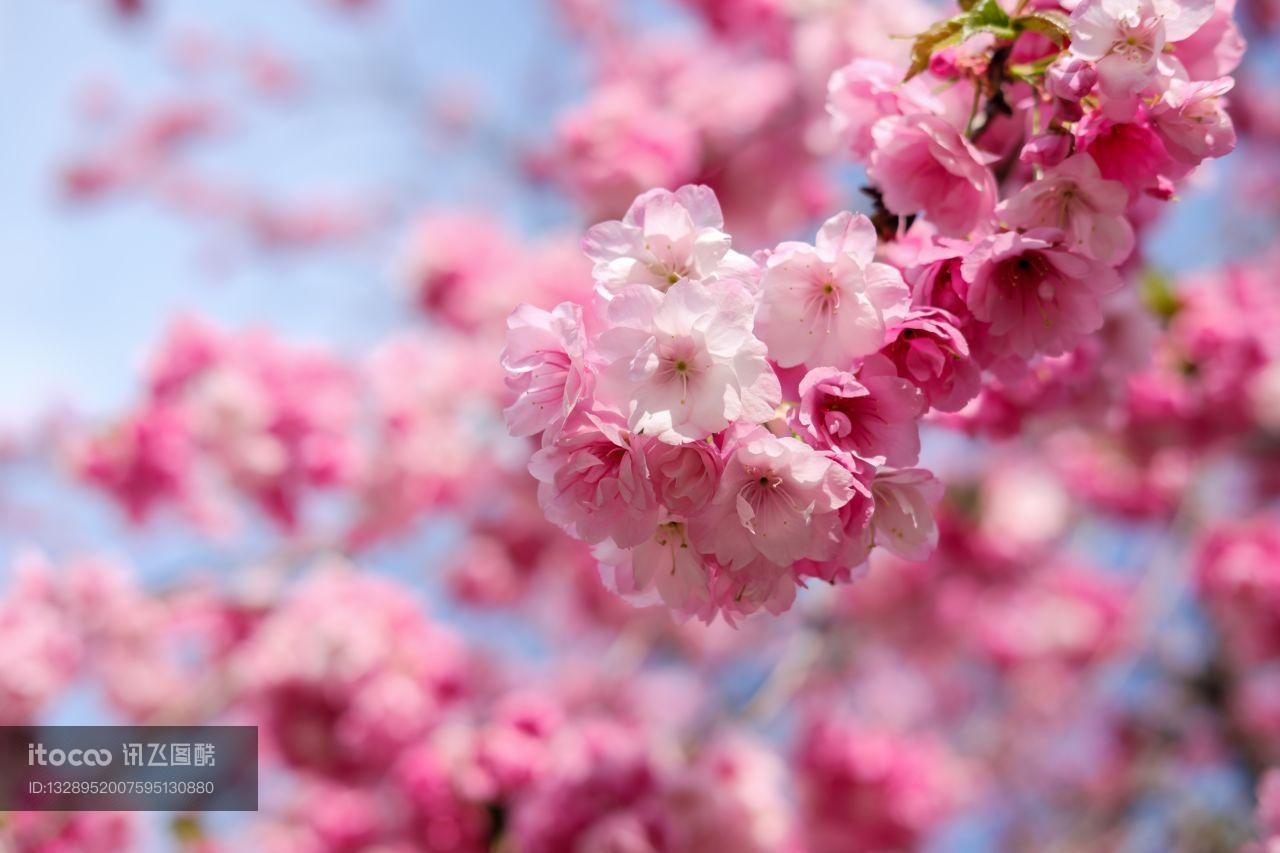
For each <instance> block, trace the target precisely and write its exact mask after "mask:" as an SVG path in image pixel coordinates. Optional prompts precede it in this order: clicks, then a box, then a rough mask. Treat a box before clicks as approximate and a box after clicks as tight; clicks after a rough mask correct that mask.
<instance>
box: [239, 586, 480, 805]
mask: <svg viewBox="0 0 1280 853" xmlns="http://www.w3.org/2000/svg"><path fill="white" fill-rule="evenodd" d="M356 614H359V616H358V617H357V616H356ZM234 663H235V668H234V670H233V671H234V672H235V673H236V675H237V678H238V682H237V686H238V687H240V689H242V690H244V691H245V697H246V698H247V699H248V700H250V701H251V702H252V703H253V704H254V705H255V706H256V707H257V708H258V709H260V713H261V714H262V720H263V722H264V727H265V732H264V733H265V734H267V735H268V736H269V737H270V743H272V744H273V745H274V746H275V747H276V748H277V749H278V750H279V752H280V754H281V755H282V756H283V757H284V759H285V760H286V761H287V762H288V763H289V764H290V765H291V766H293V767H297V768H303V769H306V770H310V771H312V772H316V773H320V774H323V775H325V776H327V777H331V778H338V779H365V780H367V779H369V778H370V777H371V776H380V775H381V774H383V773H385V772H386V770H387V767H388V766H389V765H390V763H391V762H392V760H393V759H394V758H395V756H396V755H398V754H399V752H400V751H401V750H403V749H405V748H406V747H407V746H408V745H409V744H411V743H413V742H414V741H415V740H417V739H419V738H420V737H422V736H423V734H425V733H426V732H427V731H429V730H430V729H431V728H432V727H433V726H434V725H435V724H436V723H437V722H439V720H440V719H441V716H442V714H443V713H444V712H445V711H446V710H447V709H448V708H450V707H451V706H452V705H453V704H455V703H457V702H458V701H459V699H460V698H461V696H462V694H463V693H464V692H465V689H466V685H467V677H468V675H467V674H468V672H469V671H470V670H469V667H468V661H467V655H466V653H465V650H464V647H463V645H462V643H461V640H460V639H459V638H458V637H456V636H455V635H453V634H452V633H450V632H448V631H446V630H444V629H443V628H441V627H440V626H438V625H435V624H433V623H431V622H429V621H428V620H427V619H426V618H425V617H424V616H423V614H422V612H421V610H420V609H419V607H418V605H417V604H416V603H415V602H414V601H413V600H412V598H411V597H407V596H406V595H405V594H404V591H403V589H402V588H401V587H400V586H399V585H397V584H394V583H391V582H389V581H387V580H385V579H382V578H377V577H374V576H372V575H368V574H362V573H359V572H355V571H350V570H348V569H347V567H345V566H322V567H319V569H318V570H316V571H313V572H312V573H311V574H309V575H307V577H306V580H305V581H303V582H302V583H300V584H299V585H298V586H297V587H295V588H294V589H293V590H291V594H290V595H289V596H288V598H287V599H285V600H284V601H283V602H282V603H281V604H280V605H279V606H278V607H277V608H275V609H274V610H273V611H272V612H271V613H270V615H269V616H268V617H267V618H266V619H265V620H264V621H263V623H262V625H261V626H260V627H259V628H258V629H257V630H256V631H255V632H254V634H253V637H252V639H251V641H250V642H249V643H248V644H247V645H246V646H245V647H243V648H242V649H241V650H240V651H239V654H238V657H237V658H236V660H235V662H234Z"/></svg>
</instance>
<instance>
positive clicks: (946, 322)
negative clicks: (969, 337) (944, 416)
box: [882, 308, 982, 412]
mask: <svg viewBox="0 0 1280 853" xmlns="http://www.w3.org/2000/svg"><path fill="white" fill-rule="evenodd" d="M956 322H957V321H956V318H955V317H953V316H952V315H951V314H949V313H947V312H946V311H944V310H942V309H941V308H919V309H916V310H914V311H912V312H911V313H910V314H908V315H907V316H906V317H904V318H903V319H902V321H901V322H900V323H898V325H897V326H896V327H895V328H893V329H892V330H890V332H889V342H888V343H887V344H886V345H885V348H884V349H883V350H882V352H883V353H884V354H885V355H886V356H887V357H888V358H889V359H890V360H892V361H893V364H894V366H895V367H896V368H897V370H898V375H899V376H901V377H903V378H904V379H909V380H911V382H912V383H913V384H914V385H915V386H916V387H917V388H919V389H920V390H921V391H922V392H923V393H924V397H925V400H926V401H927V403H928V405H929V406H930V407H932V408H934V409H937V410H938V411H940V412H958V411H959V410H960V409H962V408H963V407H964V405H965V404H966V403H968V402H969V401H970V400H972V399H973V398H974V397H975V396H977V393H978V389H979V387H980V386H981V384H982V371H981V369H980V368H979V367H978V363H977V362H976V361H975V360H974V359H973V358H972V357H971V356H970V353H969V344H968V342H967V341H966V340H965V338H964V335H962V334H961V333H960V330H959V329H957V328H956Z"/></svg>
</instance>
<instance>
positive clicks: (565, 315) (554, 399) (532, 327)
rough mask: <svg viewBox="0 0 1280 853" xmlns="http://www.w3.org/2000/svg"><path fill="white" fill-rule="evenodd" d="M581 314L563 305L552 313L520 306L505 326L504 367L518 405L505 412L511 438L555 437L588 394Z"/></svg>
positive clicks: (575, 307)
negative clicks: (537, 435)
mask: <svg viewBox="0 0 1280 853" xmlns="http://www.w3.org/2000/svg"><path fill="white" fill-rule="evenodd" d="M586 352H587V341H586V334H585V332H584V331H583V327H582V308H581V307H579V306H578V305H576V304H574V303H572V302H562V303H560V304H559V305H557V306H556V308H555V309H554V310H552V311H549V312H548V311H543V310H542V309H540V308H534V307H533V306H532V305H521V306H519V307H518V308H516V310H515V311H513V312H511V317H510V318H508V320H507V345H506V347H504V348H503V350H502V366H503V368H504V369H505V370H506V371H507V387H508V388H510V389H511V390H512V391H514V392H515V394H516V400H515V402H514V403H512V404H511V405H510V406H508V407H507V408H506V410H505V412H504V414H505V415H506V417H507V429H508V430H509V431H510V432H511V434H512V435H517V436H522V435H534V434H536V433H539V432H543V431H544V430H545V431H547V432H548V433H550V434H551V435H552V436H554V435H555V434H556V433H558V432H559V431H560V427H561V426H563V424H564V422H565V420H566V419H567V418H568V417H569V416H570V415H571V414H573V412H574V410H575V409H577V407H578V406H579V405H580V404H581V403H582V402H583V400H584V399H586V397H587V396H589V395H590V393H591V386H592V382H593V377H592V374H591V372H590V370H589V368H588V367H587V365H586Z"/></svg>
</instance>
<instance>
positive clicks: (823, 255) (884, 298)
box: [756, 212, 909, 367]
mask: <svg viewBox="0 0 1280 853" xmlns="http://www.w3.org/2000/svg"><path fill="white" fill-rule="evenodd" d="M875 250H876V232H875V227H874V226H872V224H871V221H870V220H869V219H867V217H865V216H863V215H862V214H852V213H847V212H846V213H841V214H838V215H836V216H834V217H832V218H831V219H828V220H827V221H826V222H825V223H824V224H823V226H822V228H821V229H819V231H818V236H817V240H816V245H814V246H809V245H807V244H804V243H783V244H782V245H781V246H779V247H778V249H777V250H776V251H775V252H774V253H773V254H772V255H771V256H770V257H769V259H768V261H767V262H766V265H765V272H764V276H763V277H762V279H761V289H762V291H763V293H762V296H761V301H760V311H759V316H758V317H757V318H756V326H757V329H758V330H759V334H760V337H761V339H762V340H764V342H765V343H766V344H768V345H769V356H770V358H772V359H773V360H774V361H776V362H777V363H778V364H779V365H780V366H782V367H794V366H795V365H797V364H802V363H803V364H811V365H820V364H834V365H848V364H850V363H851V362H852V361H853V360H854V359H856V358H861V357H863V356H866V355H870V354H871V353H873V352H875V351H876V350H877V349H879V348H880V345H881V344H882V343H883V342H884V329H885V315H886V314H887V313H889V312H892V311H894V310H897V309H902V308H905V306H906V304H907V301H908V299H909V293H908V291H907V286H906V284H905V283H904V282H903V281H902V275H901V274H900V273H899V272H898V271H897V270H896V269H894V268H893V267H891V266H888V265H887V264H881V263H876V262H874V261H873V258H874V257H875Z"/></svg>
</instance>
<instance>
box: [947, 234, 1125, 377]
mask: <svg viewBox="0 0 1280 853" xmlns="http://www.w3.org/2000/svg"><path fill="white" fill-rule="evenodd" d="M961 275H963V276H964V279H965V281H967V282H968V283H969V293H968V297H967V299H968V303H969V309H970V310H971V311H973V316H974V317H976V318H978V319H979V320H982V321H983V322H985V323H988V324H990V329H989V332H990V335H991V337H992V339H993V343H998V344H1001V345H1003V346H1004V348H1005V349H1007V350H1009V351H1011V352H1013V353H1014V354H1016V355H1018V356H1020V357H1021V358H1031V357H1032V356H1033V355H1035V354H1036V353H1044V354H1046V355H1060V354H1062V353H1064V352H1066V351H1067V350H1068V349H1070V348H1071V347H1073V346H1075V344H1076V343H1077V342H1078V341H1079V340H1080V339H1081V338H1082V337H1083V336H1084V335H1086V334H1089V333H1090V332H1095V331H1097V330H1098V329H1099V328H1101V326H1102V297H1103V296H1105V295H1106V294H1108V293H1110V292H1111V291H1113V290H1116V289H1118V288H1119V287H1120V285H1121V281H1120V276H1119V275H1117V274H1116V271H1115V270H1114V269H1112V268H1111V267H1110V266H1107V265H1106V264H1104V263H1101V262H1100V261H1096V260H1094V259H1092V258H1089V257H1087V256H1085V255H1081V254H1076V253H1074V252H1072V251H1070V250H1068V249H1067V248H1066V247H1065V246H1064V245H1063V234H1062V232H1061V231H1057V230H1055V229H1049V228H1037V229H1034V230H1032V231H1028V232H1027V233H1026V234H1018V233H1016V232H1012V231H1005V232H1002V233H1000V234H995V235H993V236H991V237H988V238H987V239H985V240H983V241H982V242H981V243H979V244H978V245H977V246H976V247H975V248H974V250H973V252H972V253H971V254H970V255H969V257H968V258H966V259H965V262H964V264H963V266H962V267H961Z"/></svg>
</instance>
